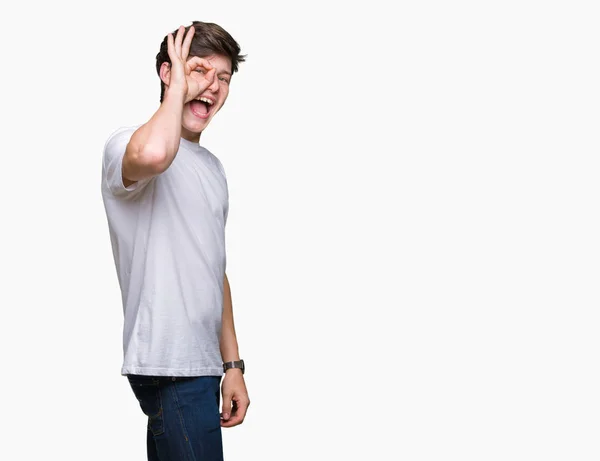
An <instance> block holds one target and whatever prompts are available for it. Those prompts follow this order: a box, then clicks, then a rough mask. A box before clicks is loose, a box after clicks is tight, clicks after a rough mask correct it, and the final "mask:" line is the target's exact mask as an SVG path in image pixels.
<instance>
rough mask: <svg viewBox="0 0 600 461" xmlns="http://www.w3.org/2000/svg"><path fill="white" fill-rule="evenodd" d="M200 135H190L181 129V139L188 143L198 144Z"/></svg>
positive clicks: (190, 133) (189, 132)
mask: <svg viewBox="0 0 600 461" xmlns="http://www.w3.org/2000/svg"><path fill="white" fill-rule="evenodd" d="M201 134H202V133H192V132H191V131H188V130H186V129H185V128H183V127H181V137H182V138H183V139H186V140H188V141H190V142H195V143H199V142H200V135H201Z"/></svg>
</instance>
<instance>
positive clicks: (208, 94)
mask: <svg viewBox="0 0 600 461" xmlns="http://www.w3.org/2000/svg"><path fill="white" fill-rule="evenodd" d="M204 59H206V60H207V61H208V62H209V63H210V65H211V66H213V67H214V68H215V69H216V75H215V79H214V81H213V83H212V85H210V86H209V87H208V88H207V89H206V90H205V91H204V92H203V93H202V94H200V95H199V97H200V98H203V99H207V100H209V101H211V102H212V104H207V103H205V102H200V101H190V102H188V103H187V104H185V106H184V107H183V118H182V120H183V123H182V125H183V126H182V130H181V135H182V136H183V137H184V138H186V139H189V140H191V141H198V140H199V138H200V133H201V132H202V131H203V130H204V129H205V128H206V127H207V126H208V124H209V123H210V121H211V120H212V118H213V117H214V116H215V115H216V113H217V112H219V110H220V109H221V107H223V104H225V100H226V99H227V96H228V95H229V83H230V82H231V61H230V60H229V58H226V57H225V56H220V55H213V56H208V57H205V58H204ZM205 72H206V71H205V69H203V68H197V69H195V70H194V71H192V78H197V79H199V80H200V79H201V78H202V74H203V73H205ZM199 104H201V105H204V106H206V108H205V107H199ZM199 109H201V110H199Z"/></svg>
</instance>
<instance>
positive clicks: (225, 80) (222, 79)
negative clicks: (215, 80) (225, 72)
mask: <svg viewBox="0 0 600 461" xmlns="http://www.w3.org/2000/svg"><path fill="white" fill-rule="evenodd" d="M219 80H221V81H222V82H225V83H227V84H228V85H229V79H228V78H227V77H219Z"/></svg>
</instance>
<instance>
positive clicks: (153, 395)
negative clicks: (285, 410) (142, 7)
mask: <svg viewBox="0 0 600 461" xmlns="http://www.w3.org/2000/svg"><path fill="white" fill-rule="evenodd" d="M175 34H176V35H175ZM244 58H245V56H243V55H240V47H239V45H238V44H237V43H236V41H235V40H234V39H233V38H232V37H231V35H230V34H229V33H228V32H226V31H225V30H224V29H222V28H221V27H220V26H218V25H217V24H211V23H203V22H194V23H193V24H192V26H189V27H187V28H185V27H183V26H181V27H180V28H179V30H177V31H175V32H173V33H172V34H171V33H170V34H168V35H167V36H166V37H165V39H164V40H163V43H162V45H161V48H160V52H159V53H158V55H157V57H156V68H157V72H158V74H159V76H160V79H161V98H160V100H161V105H160V107H159V108H158V110H157V111H156V113H155V114H154V115H153V116H152V117H151V118H150V120H149V121H148V122H146V123H145V124H143V125H141V126H138V127H134V128H122V129H120V130H118V131H116V132H115V133H113V134H112V135H111V136H110V138H109V139H108V141H107V142H106V145H105V148H104V156H103V169H102V197H103V201H104V206H105V210H106V214H107V220H108V225H109V231H110V238H111V243H112V248H113V256H114V259H115V265H116V269H117V275H118V279H119V285H120V288H121V293H122V300H123V310H124V329H123V352H124V362H123V366H122V370H121V374H122V375H126V376H127V377H128V379H129V383H130V385H131V387H132V389H133V392H134V394H135V396H136V397H137V399H138V400H139V402H140V406H141V408H142V411H143V412H144V413H145V414H146V415H147V416H148V432H147V451H148V460H151V461H156V460H160V461H181V460H184V459H190V460H191V459H197V460H203V461H213V460H214V461H216V460H222V459H223V449H222V438H221V427H232V426H236V425H238V424H240V423H241V422H242V421H243V420H244V417H245V415H246V410H247V408H248V405H249V403H250V402H249V399H248V393H247V391H246V385H245V382H244V377H243V373H244V363H243V361H241V360H240V357H239V352H238V344H237V338H236V333H235V328H234V322H233V312H232V303H231V290H230V286H229V282H228V280H227V276H226V274H225V265H226V254H225V223H226V220H227V214H228V189H227V180H226V177H225V172H224V170H223V165H222V164H221V162H220V161H219V160H218V159H217V157H215V156H214V155H213V154H212V153H210V152H209V151H208V150H207V149H205V148H204V147H201V146H200V144H199V143H200V135H201V133H202V132H203V131H204V129H205V128H206V127H207V126H208V124H209V123H210V121H211V120H212V118H213V117H214V116H215V115H216V113H217V112H218V111H219V110H220V109H221V107H222V106H223V104H224V103H225V100H226V99H227V95H228V93H229V85H230V84H231V78H232V75H233V73H235V72H236V71H237V70H238V63H239V62H241V61H244ZM223 375H224V376H223ZM221 378H222V383H221ZM219 391H221V393H222V397H223V401H222V408H221V411H222V413H221V415H220V414H219V400H220V396H219Z"/></svg>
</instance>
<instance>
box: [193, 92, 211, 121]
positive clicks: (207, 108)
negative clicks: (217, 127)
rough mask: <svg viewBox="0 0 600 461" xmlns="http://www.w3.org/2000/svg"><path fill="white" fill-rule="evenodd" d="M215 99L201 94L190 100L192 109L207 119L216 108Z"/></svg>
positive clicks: (200, 116) (199, 116)
mask: <svg viewBox="0 0 600 461" xmlns="http://www.w3.org/2000/svg"><path fill="white" fill-rule="evenodd" d="M214 107H215V100H214V99H212V98H207V97H206V96H200V97H198V98H196V99H194V100H192V101H190V110H191V111H192V114H194V115H195V116H196V117H198V118H201V119H204V120H206V119H207V118H208V117H210V114H211V113H212V111H213V110H214Z"/></svg>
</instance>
